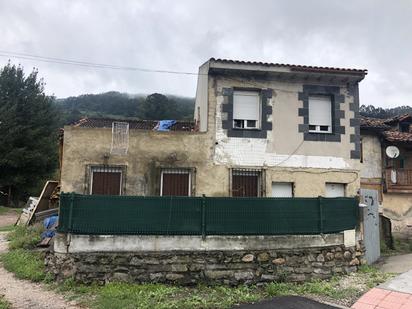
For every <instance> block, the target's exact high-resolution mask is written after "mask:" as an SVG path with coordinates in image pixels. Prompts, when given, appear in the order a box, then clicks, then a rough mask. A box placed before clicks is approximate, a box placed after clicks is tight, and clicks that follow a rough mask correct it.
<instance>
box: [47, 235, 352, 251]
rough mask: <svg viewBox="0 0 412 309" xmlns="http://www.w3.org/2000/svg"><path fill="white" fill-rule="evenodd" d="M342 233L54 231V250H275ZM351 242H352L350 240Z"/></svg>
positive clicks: (322, 243) (337, 238)
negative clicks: (180, 233)
mask: <svg viewBox="0 0 412 309" xmlns="http://www.w3.org/2000/svg"><path fill="white" fill-rule="evenodd" d="M344 243H345V242H344V233H343V232H342V233H336V234H324V235H276V236H220V235H219V236H207V237H206V239H202V237H201V236H154V235H74V234H57V235H56V237H55V240H54V251H55V252H56V253H82V252H164V251H169V252H170V251H195V252H196V251H200V252H201V251H225V250H230V251H233V250H277V249H297V248H299V249H305V248H322V247H330V246H340V245H343V244H344ZM351 245H352V244H351Z"/></svg>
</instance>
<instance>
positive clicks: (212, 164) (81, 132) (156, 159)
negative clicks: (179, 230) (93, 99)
mask: <svg viewBox="0 0 412 309" xmlns="http://www.w3.org/2000/svg"><path fill="white" fill-rule="evenodd" d="M366 74H367V72H366V71H365V70H355V69H338V68H326V67H312V66H298V65H289V64H273V63H260V62H242V61H231V60H220V59H213V58H212V59H210V60H209V61H207V62H206V63H205V64H203V65H202V66H201V67H200V69H199V77H198V85H197V94H196V105H195V115H194V117H195V123H189V122H177V123H176V124H174V125H173V126H172V127H171V130H170V131H163V132H162V131H157V130H156V129H155V127H156V125H157V124H158V123H157V122H156V121H130V122H129V125H128V128H127V130H125V131H124V132H123V136H122V139H123V144H124V143H126V144H127V147H126V148H125V149H124V151H123V153H118V152H116V151H113V150H114V148H115V147H114V146H116V142H117V141H118V139H119V136H118V135H116V132H117V131H116V129H115V127H114V126H113V121H112V120H102V119H100V120H99V119H84V120H82V121H80V122H79V123H77V124H76V125H73V126H66V127H65V128H64V142H63V155H62V157H63V159H62V172H61V188H62V191H64V192H77V193H83V194H125V195H143V196H148V195H189V196H201V195H203V194H204V195H206V196H257V197H259V196H268V197H270V196H274V197H292V196H295V197H317V196H327V197H334V196H355V195H357V194H358V190H359V186H360V179H359V171H360V160H359V159H360V154H361V149H360V132H359V116H358V108H359V91H358V83H359V82H360V81H361V80H362V79H363V78H364V77H365V75H366ZM113 145H114V146H113Z"/></svg>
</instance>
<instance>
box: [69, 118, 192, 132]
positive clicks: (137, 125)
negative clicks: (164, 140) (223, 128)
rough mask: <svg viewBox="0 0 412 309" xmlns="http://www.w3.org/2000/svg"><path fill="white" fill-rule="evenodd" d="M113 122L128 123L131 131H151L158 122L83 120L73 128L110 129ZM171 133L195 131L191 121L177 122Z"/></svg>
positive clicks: (106, 119)
mask: <svg viewBox="0 0 412 309" xmlns="http://www.w3.org/2000/svg"><path fill="white" fill-rule="evenodd" d="M115 121H120V122H128V123H129V129H131V130H149V131H150V130H153V129H154V128H155V127H156V125H157V124H158V122H159V121H158V120H118V119H109V118H83V119H80V120H79V121H78V122H77V123H75V124H73V126H74V127H80V128H111V127H112V123H113V122H115ZM170 130H171V131H188V132H190V131H195V123H194V122H193V121H177V122H176V124H174V125H173V126H172V127H171V128H170Z"/></svg>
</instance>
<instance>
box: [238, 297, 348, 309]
mask: <svg viewBox="0 0 412 309" xmlns="http://www.w3.org/2000/svg"><path fill="white" fill-rule="evenodd" d="M335 308H341V307H334V306H330V305H326V304H322V303H319V302H317V301H314V300H312V299H309V298H305V297H300V296H280V297H275V298H273V299H271V300H265V301H262V302H259V303H256V304H247V305H240V306H236V307H234V308H233V309H335Z"/></svg>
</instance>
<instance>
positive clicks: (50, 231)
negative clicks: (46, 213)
mask: <svg viewBox="0 0 412 309" xmlns="http://www.w3.org/2000/svg"><path fill="white" fill-rule="evenodd" d="M58 219H59V217H58V216H51V217H48V218H46V219H44V221H43V226H44V228H45V229H46V231H44V232H43V233H42V234H41V239H44V238H46V237H53V236H54V234H55V233H56V231H55V225H56V223H57V221H58Z"/></svg>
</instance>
